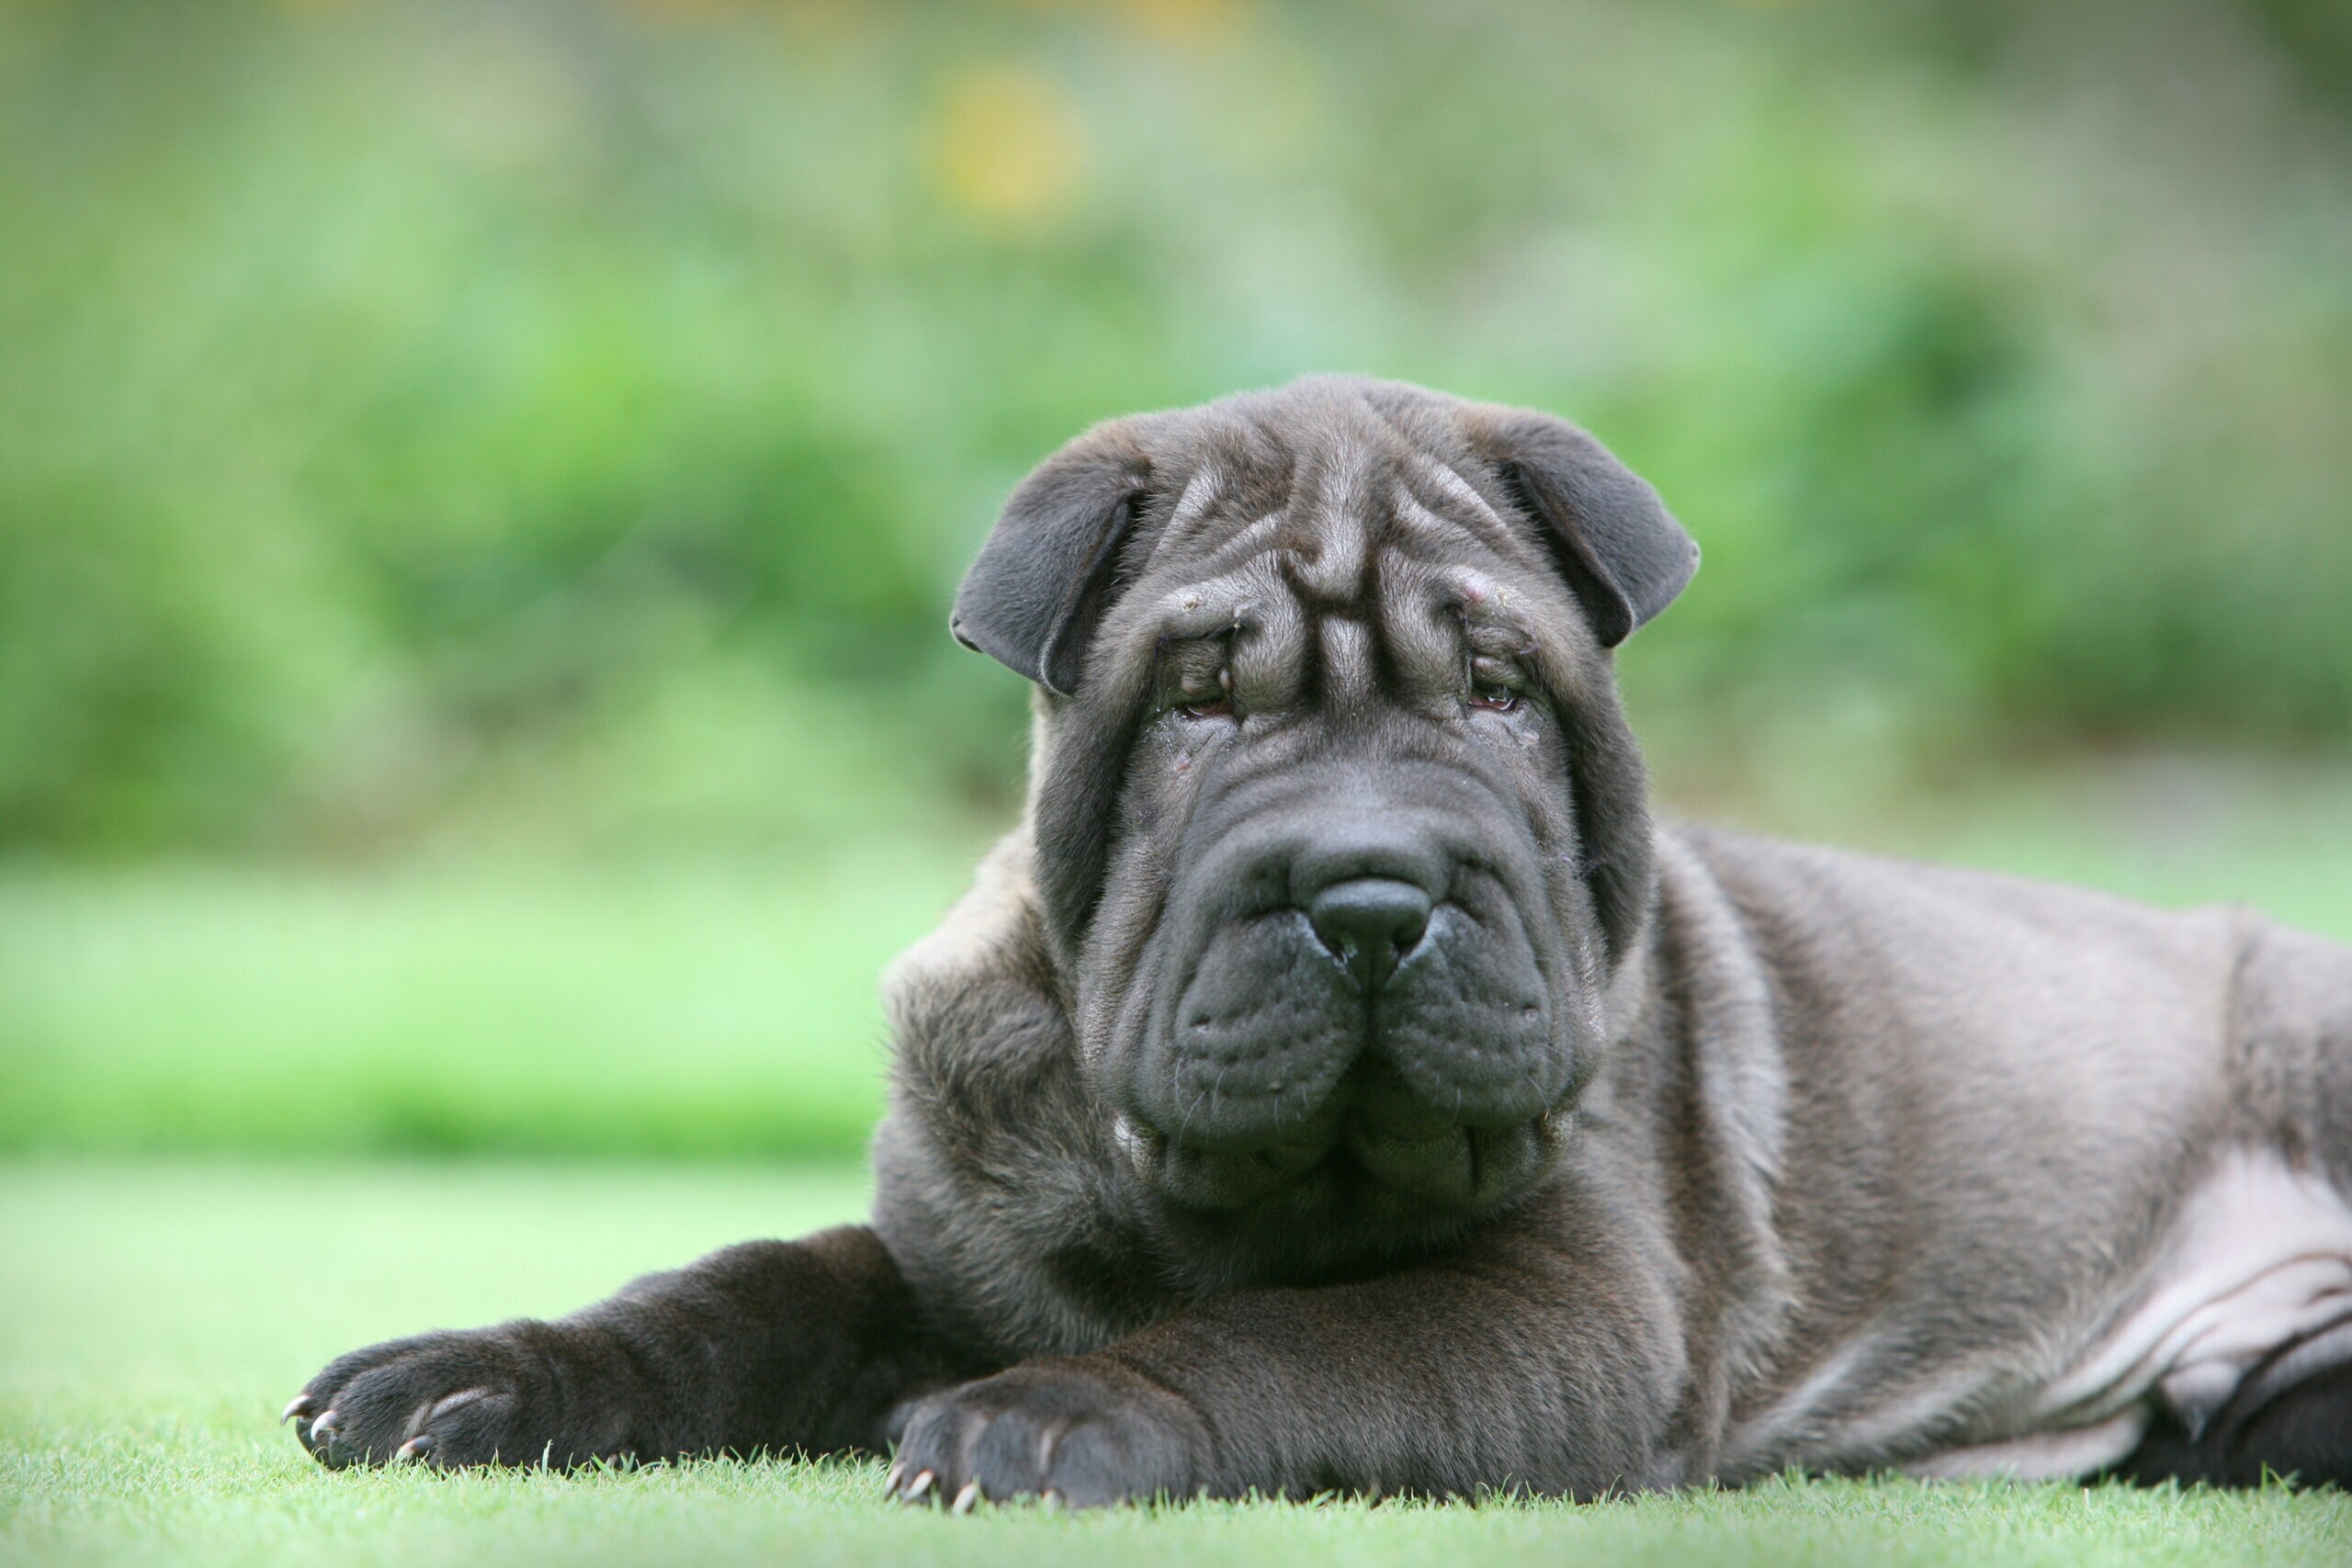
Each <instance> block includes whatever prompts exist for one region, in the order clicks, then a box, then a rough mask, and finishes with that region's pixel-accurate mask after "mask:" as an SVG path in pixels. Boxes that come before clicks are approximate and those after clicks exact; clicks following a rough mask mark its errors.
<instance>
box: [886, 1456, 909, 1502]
mask: <svg viewBox="0 0 2352 1568" xmlns="http://www.w3.org/2000/svg"><path fill="white" fill-rule="evenodd" d="M906 1472H907V1467H906V1466H905V1465H903V1464H901V1463H900V1462H899V1461H897V1460H892V1461H890V1473H889V1474H888V1475H886V1476H884V1477H883V1478H882V1495H884V1496H885V1497H888V1495H890V1494H891V1493H893V1492H896V1491H897V1490H898V1489H899V1477H900V1476H902V1475H904V1474H906Z"/></svg>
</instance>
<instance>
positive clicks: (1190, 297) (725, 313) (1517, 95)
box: [0, 0, 2352, 1155]
mask: <svg viewBox="0 0 2352 1568" xmlns="http://www.w3.org/2000/svg"><path fill="white" fill-rule="evenodd" d="M1329 368H1337V369H1354V370H1363V371H1368V372H1372V373H1375V374H1381V375H1389V376H1398V377H1404V378H1412V379H1416V380H1421V381H1425V382H1429V383H1431V384H1433V385H1437V386H1440V387H1443V388H1446V389H1452V390H1455V391H1459V392H1462V393H1465V394H1469V395H1473V396H1477V397H1482V398H1490V399H1498V400H1512V401H1521V402H1527V403H1532V404H1537V405H1541V406H1544V407H1547V408H1552V409H1555V410H1557V411H1559V412H1565V413H1567V414H1569V415H1571V416H1572V417H1574V418H1577V419H1578V420H1580V421H1581V422H1583V423H1586V424H1588V425H1589V426H1590V427H1591V428H1592V429H1594V430H1595V431H1596V432H1597V433H1598V434H1600V435H1601V436H1602V437H1603V438H1604V439H1605V440H1607V441H1609V442H1610V443H1611V445H1612V446H1615V447H1616V449H1617V450H1618V451H1619V452H1620V453H1621V454H1623V456H1624V457H1626V458H1627V459H1628V460H1629V461H1630V462H1632V463H1633V464H1634V466H1635V467H1637V468H1640V469H1641V470H1642V471H1643V472H1644V473H1645V474H1646V475H1647V476H1649V477H1650V478H1651V479H1653V480H1654V481H1655V482H1656V483H1657V485H1658V487H1659V489H1660V490H1661V491H1663V492H1664V494H1665V495H1666V497H1667V498H1668V502H1669V503H1670V504H1671V505H1672V506H1673V507H1674V508H1675V510H1676V511H1677V512H1678V513H1679V515H1680V516H1681V517H1682V518H1683V519H1684V520H1685V522H1686V523H1687V524H1688V525H1690V526H1691V529H1692V531H1693V532H1694V533H1695V534H1696V535H1697V536H1699V537H1700V539H1701V540H1702V543H1703V545H1704V547H1705V549H1706V553H1707V568H1706V570H1705V571H1704V572H1702V575H1701V577H1700V579H1699V581H1698V582H1697V584H1696V585H1695V586H1694V587H1693V589H1692V590H1691V592H1690V593H1689V595H1687V596H1686V598H1685V599H1684V600H1683V601H1682V603H1681V604H1679V606H1678V607H1677V608H1676V609H1675V611H1674V612H1673V613H1672V614H1671V615H1669V616H1668V617H1667V618H1666V619H1664V620H1662V621H1661V622H1660V623H1659V624H1658V625H1657V626H1655V627H1653V628H1651V629H1650V630H1649V631H1647V632H1645V634H1644V636H1643V637H1641V638H1639V639H1637V641H1636V642H1635V644H1634V646H1633V647H1632V648H1630V649H1628V651H1627V654H1626V656H1625V659H1624V664H1623V668H1624V672H1625V678H1626V682H1627V685H1628V688H1629V692H1630V695H1631V700H1632V702H1633V705H1634V716H1635V720H1636V724H1637V726H1638V727H1639V728H1641V729H1642V730H1643V732H1644V734H1645V738H1646V739H1648V741H1649V743H1650V745H1651V748H1652V750H1653V754H1654V756H1655V758H1656V760H1657V764H1658V769H1659V773H1660V778H1661V787H1662V791H1663V794H1664V795H1665V797H1666V798H1667V800H1668V802H1669V804H1670V805H1672V806H1673V807H1676V808H1678V809H1681V810H1686V811H1691V812H1702V813H1705V814H1708V815H1711V816H1716V817H1727V818H1731V819H1734V820H1736V821H1742V822H1747V823H1749V824H1752V825H1755V826H1759V827H1764V828H1770V829H1779V830H1786V831H1795V832H1804V833H1806V834H1810V835H1814V836H1818V837H1826V838H1831V839H1837V840H1843V841H1848V842H1854V843H1860V844H1864V845H1869V846H1873V847H1880V848H1887V849H1894V850H1899V851H1904V852H1917V853H1933V854H1939V855H1945V856H1948V857H1951V858H1957V859H1963V860H1968V861H1972V862H1973V863H1982V864H1990V865H1998V866H2006V867H2010V868H2014V869H2019V870H2025V871H2030V872H2036V873H2045V874H2062V875H2067V876H2072V877H2076V878H2080V879H2086V880H2090V881H2094V882H2098V883H2101V884H2103V885H2106V886H2114V887H2117V888H2120V889H2121V890H2124V891H2127V892H2131V893H2134V894H2137V895H2142V896H2145V897H2156V898H2160V899H2165V900H2171V901H2183V900H2188V899H2195V898H2206V897H2245V898H2250V899H2254V900H2256V901H2258V902H2260V903H2262V904H2264V905H2265V906H2267V907H2268V908H2272V909H2274V910H2275V911H2277V912H2278V913H2279V914H2281V915H2283V916H2286V917H2288V918H2290V919H2296V920H2298V921H2300V922H2301V923H2304V924H2306V925H2311V926H2313V927H2316V928H2319V929H2323V930H2328V931H2335V932H2336V933H2337V934H2340V935H2346V936H2352V11H2348V10H2347V9H2346V7H2344V6H2341V5H2340V4H2337V3H2335V0H2078V3H2075V4H2070V5H2067V6H2043V5H2036V4H2030V3H2028V0H1821V3H1817V4H1799V3H1794V0H1786V3H1781V4H1761V3H1755V4H1745V5H1743V4H1734V3H1730V0H1638V3H1637V0H1577V3H1574V4H1538V3H1535V0H1457V3H1453V4H1447V5H1444V6H1413V5H1408V4H1406V3H1404V0H1368V3H1362V0H1360V3H1355V4H1339V3H1337V0H1333V3H1330V4H1309V3H1299V4H1274V3H1272V0H1117V3H1103V4H1092V5H1081V4H1076V3H1060V4H1057V3H1050V0H1034V3H1030V4H1022V5H998V6H981V5H944V4H940V5H917V4H904V5H883V4H866V3H858V0H807V3H803V4H783V5H755V4H723V3H718V0H698V3H686V0H671V3H666V4H653V3H650V0H649V3H640V4H635V5H618V4H594V3H587V0H579V3H572V4H555V3H548V4H522V3H477V4H454V3H453V4H447V5H434V4H424V3H393V0H347V3H344V4H329V3H325V0H311V3H307V4H300V5H296V4H287V5H282V6H262V5H254V4H222V5H215V6H177V5H162V4H157V5H137V4H129V3H121V4H105V5H96V4H92V5H80V6H77V5H72V4H67V3H64V0H51V3H47V4H38V3H27V0H9V3H5V4H0V1147H14V1148H46V1149H59V1148H64V1149H221V1150H229V1149H248V1150H282V1151H315V1152H335V1151H361V1150H371V1151H384V1150H399V1151H426V1152H447V1151H494V1150H513V1151H527V1152H541V1153H581V1154H602V1153H635V1154H672V1155H675V1154H703V1155H743V1154H754V1155H798V1154H811V1153H828V1154H830V1153H843V1152H848V1151H852V1150H854V1149H855V1148H856V1147H858V1146H859V1145H860V1144H861V1143H862V1141H863V1138H864V1136H865V1129H866V1128H867V1126H868V1125H869V1124H870V1122H871V1119H872V1116H873V1114H874V1111H875V1107H876V1104H877V1102H878V1085H879V1065H880V1059H881V1057H880V1050H881V1042H880V1024H879V1015H878V1010H877V1009H876V1005H875V1002H874V999H873V984H874V976H875V974H876V970H877V969H878V967H879V965H880V964H881V963H882V962H883V961H884V959H885V958H887V956H888V953H890V952H891V951H893V950H894V949H895V948H896V947H898V946H899V945H901V944H903V943H904V942H906V941H908V940H910V939H911V938H912V937H913V936H915V935H916V934H918V933H919V932H920V931H922V929H923V927H924V926H925V925H926V924H927V923H928V922H929V921H930V920H931V919H933V918H934V917H935V916H936V914H937V912H938V911H939V910H940V909H941V908H943V907H944V904H945V903H946V901H947V900H949V899H950V898H952V897H953V896H954V895H955V893H956V890H957V888H958V887H959V886H960V884H961V882H962V880H963V878H964V875H965V872H966V867H967V865H968V863H969V861H970V859H971V857H972V855H973V854H974V853H975V852H976V851H977V849H978V846H979V845H980V844H981V843H983V842H984V841H985V839H986V837H987V836H988V834H989V832H990V831H992V830H994V829H998V828H1001V826H1002V825H1004V824H1005V823H1007V822H1009V821H1010V819H1011V818H1012V813H1013V811H1014V808H1015V802H1016V800H1017V792H1018V787H1019V784H1018V778H1019V770H1020V765H1021V747H1022V731H1023V719H1022V714H1023V691H1022V689H1021V687H1020V683H1019V682H1017V681H1015V680H1014V679H1013V678H1012V677H1011V676H1010V675H1008V674H1006V673H1005V672H1004V671H1001V670H998V669H997V668H995V667H994V666H992V665H989V664H988V663H987V662H986V661H984V660H978V659H976V658H974V657H972V656H970V655H968V654H966V653H964V652H963V651H961V650H960V649H956V647H955V645H954V644H953V643H952V642H951V641H950V640H949V638H948V637H946V635H945V632H944V615H945V606H946V603H947V599H948V596H949V594H950V592H951V591H952V588H953V586H954V583H955V581H956V577H957V575H958V574H959V572H960V570H961V569H962V568H963V566H964V565H965V563H966V562H967V559H968V558H969V557H970V555H971V553H972V551H973V549H974V548H975V547H976V546H977V543H978V538H979V536H980V535H981V533H982V532H983V530H984V529H985V527H986V525H987V523H988V521H989V517H990V515H991V513H992V512H993V509H994V507H995V505H996V503H997V502H998V501H999V499H1000V498H1001V496H1002V494H1003V493H1004V492H1005V491H1006V490H1008V489H1009V488H1010V487H1011V485H1012V483H1013V482H1014V481H1015V480H1016V479H1018V478H1019V476H1020V475H1021V474H1022V472H1023V470H1024V469H1025V468H1027V467H1028V466H1029V465H1030V464H1031V463H1033V462H1034V461H1035V460H1036V459H1037V458H1038V457H1041V456H1042V455H1043V454H1044V453H1046V451H1048V450H1050V449H1051V448H1052V447H1053V446H1056V445H1057V444H1058V443H1059V442H1060V441H1062V440H1063V439H1065V438H1067V437H1068V436H1069V435H1070V434H1074V433H1075V432H1076V431H1077V430H1078V429H1080V427H1082V426H1083V425H1085V424H1087V423H1091V421H1093V420H1096V419H1099V418H1103V417H1105V416H1108V415H1111V414H1114V413H1118V412H1126V411H1129V410H1133V409H1136V408H1142V407H1150V406H1158V405H1164V404H1170V403H1177V402H1185V401H1192V400H1199V399H1203V398H1207V397H1211V396H1215V395H1216V394H1218V393H1221V392H1224V391H1227V390H1230V389H1236V388H1239V387H1245V386H1252V385H1259V384H1263V383H1268V382H1272V381H1278V380H1282V379H1284V378H1289V377H1291V376H1293V375H1295V374H1298V373H1300V372H1303V371H1307V370H1314V369H1329Z"/></svg>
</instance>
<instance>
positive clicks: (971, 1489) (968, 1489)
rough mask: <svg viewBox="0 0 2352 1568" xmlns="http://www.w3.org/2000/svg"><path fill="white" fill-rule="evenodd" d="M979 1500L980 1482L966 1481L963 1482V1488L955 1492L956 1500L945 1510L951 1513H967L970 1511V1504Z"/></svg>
mask: <svg viewBox="0 0 2352 1568" xmlns="http://www.w3.org/2000/svg"><path fill="white" fill-rule="evenodd" d="M979 1500H980V1483H978V1482H977V1481H967V1482H966V1483H964V1490H962V1491H961V1492H958V1493H956V1501H955V1502H954V1503H952V1504H950V1505H949V1506H948V1509H947V1511H948V1512H949V1513H951V1514H968V1513H970V1512H971V1511H972V1505H973V1504H975V1503H977V1502H978V1501H979Z"/></svg>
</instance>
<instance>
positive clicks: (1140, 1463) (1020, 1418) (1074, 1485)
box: [890, 1357, 1209, 1513]
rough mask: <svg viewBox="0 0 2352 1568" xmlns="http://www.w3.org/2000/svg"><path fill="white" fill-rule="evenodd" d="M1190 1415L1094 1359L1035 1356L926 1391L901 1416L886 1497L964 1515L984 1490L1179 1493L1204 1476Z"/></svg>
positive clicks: (1198, 1424)
mask: <svg viewBox="0 0 2352 1568" xmlns="http://www.w3.org/2000/svg"><path fill="white" fill-rule="evenodd" d="M1208 1461H1209V1435H1208V1427H1207V1426H1206V1424H1205V1423H1204V1422H1203V1421H1202V1419H1201V1417H1200V1414H1199V1412H1197V1411H1196V1410H1194V1409H1193V1406H1192V1405H1191V1404H1189V1403H1187V1402H1186V1401H1185V1400H1184V1399H1183V1398H1182V1396H1180V1395H1178V1394H1176V1393H1171V1392H1170V1391H1169V1390H1168V1389H1167V1388H1165V1387H1163V1386H1161V1385H1160V1384H1159V1383H1155V1382H1151V1381H1149V1380H1148V1379H1147V1378H1144V1377H1141V1376H1139V1375H1138V1374H1136V1373H1135V1372H1133V1371H1129V1370H1127V1369H1126V1368H1125V1367H1122V1366H1120V1365H1118V1364H1117V1363H1116V1362H1114V1361H1110V1360H1107V1359H1100V1358H1092V1357H1089V1358H1083V1359H1076V1360H1067V1361H1040V1362H1034V1363H1032V1364H1030V1365H1027V1366H1020V1367H1015V1368H1013V1369H1012V1371H1007V1372H1000V1373H998V1374H997V1375H996V1376H994V1377H990V1378H983V1379H981V1380H980V1381H979V1382H969V1383H966V1384H964V1385H963V1386H962V1387H961V1388H955V1389H950V1390H948V1391H947V1392H945V1393H936V1394H933V1395H932V1396H931V1397H930V1398H928V1399H925V1400H923V1401H922V1403H921V1404H917V1405H916V1406H915V1407H914V1409H913V1410H912V1412H911V1413H910V1415H909V1416H908V1418H907V1423H906V1433H905V1436H904V1437H903V1438H901V1439H900V1440H899V1452H898V1457H897V1459H896V1461H894V1462H893V1463H892V1465H891V1467H890V1491H891V1495H893V1496H895V1497H897V1498H899V1500H901V1501H903V1502H908V1503H930V1504H944V1505H945V1506H949V1507H952V1508H954V1509H955V1510H956V1512H958V1513H961V1512H963V1511H965V1510H966V1509H968V1508H969V1507H971V1506H972V1505H973V1504H974V1503H975V1502H977V1501H978V1500H979V1499H981V1498H984V1497H985V1498H989V1499H990V1500H992V1501H998V1502H1001V1501H1003V1500H1005V1499H1008V1498H1012V1497H1038V1498H1043V1499H1046V1501H1048V1502H1059V1503H1063V1504H1066V1505H1068V1506H1071V1507H1077V1508H1084V1507H1099V1506H1103V1505H1105V1504H1110V1503H1126V1502H1145V1501H1148V1500H1150V1499H1151V1498H1154V1497H1162V1496H1164V1497H1171V1498H1184V1497H1190V1496H1193V1495H1195V1494H1197V1493H1198V1492H1200V1491H1201V1490H1202V1489H1203V1487H1204V1486H1205V1485H1206V1484H1207V1481H1208Z"/></svg>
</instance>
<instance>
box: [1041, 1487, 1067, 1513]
mask: <svg viewBox="0 0 2352 1568" xmlns="http://www.w3.org/2000/svg"><path fill="white" fill-rule="evenodd" d="M1037 1506H1039V1507H1040V1508H1043V1509H1044V1510H1045V1511H1046V1512H1047V1513H1049V1514H1058V1513H1060V1512H1061V1511H1062V1495H1061V1494H1060V1493H1058V1492H1057V1491H1055V1490H1054V1489H1053V1488H1052V1487H1050V1486H1048V1487H1046V1491H1045V1495H1043V1496H1041V1497H1039V1498H1038V1499H1037Z"/></svg>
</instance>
